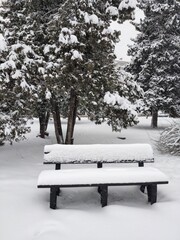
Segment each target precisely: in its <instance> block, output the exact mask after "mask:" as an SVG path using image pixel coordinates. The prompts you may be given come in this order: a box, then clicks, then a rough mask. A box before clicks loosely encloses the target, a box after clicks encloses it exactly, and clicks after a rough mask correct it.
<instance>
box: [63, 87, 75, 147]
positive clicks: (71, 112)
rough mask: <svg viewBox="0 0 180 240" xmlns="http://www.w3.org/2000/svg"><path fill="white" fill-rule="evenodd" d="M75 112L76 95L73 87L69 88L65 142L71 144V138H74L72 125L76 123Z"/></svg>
mask: <svg viewBox="0 0 180 240" xmlns="http://www.w3.org/2000/svg"><path fill="white" fill-rule="evenodd" d="M76 114H77V96H76V93H75V91H74V89H71V93H70V102H69V113H68V122H67V132H66V141H65V144H73V140H74V139H73V134H74V126H75V123H76Z"/></svg>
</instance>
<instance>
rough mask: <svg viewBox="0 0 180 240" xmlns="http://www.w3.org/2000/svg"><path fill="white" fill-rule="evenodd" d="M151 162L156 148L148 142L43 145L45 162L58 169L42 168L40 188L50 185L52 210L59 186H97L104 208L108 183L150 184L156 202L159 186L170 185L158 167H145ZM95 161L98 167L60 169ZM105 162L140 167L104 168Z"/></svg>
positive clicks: (111, 184) (149, 193) (109, 184)
mask: <svg viewBox="0 0 180 240" xmlns="http://www.w3.org/2000/svg"><path fill="white" fill-rule="evenodd" d="M152 162H154V158H153V150H152V148H151V146H150V145H149V144H124V145H120V144H114V145H109V144H97V145H96V144H93V145H56V144H55V145H47V146H45V147H44V163H45V164H55V165H56V167H55V169H56V170H46V171H42V172H41V173H40V175H39V178H38V188H50V208H52V209H55V208H56V201H57V196H58V195H59V188H67V187H98V192H99V193H100V195H101V205H102V207H104V206H106V205H107V199H108V186H129V185H138V186H140V189H141V191H144V188H145V187H147V193H148V201H149V202H150V203H151V204H153V203H155V202H156V199H157V185H158V184H167V183H168V179H167V176H166V175H165V174H163V173H162V172H161V171H159V170H158V169H155V168H151V167H142V166H144V163H152ZM93 163H94V164H97V167H98V168H82V169H67V170H65V169H63V170H62V169H61V164H93ZM104 163H111V164H113V163H138V165H139V167H128V168H124V167H123V168H117V167H116V168H112V167H111V168H102V166H103V164H104ZM60 169H61V170H60ZM57 170H60V171H57Z"/></svg>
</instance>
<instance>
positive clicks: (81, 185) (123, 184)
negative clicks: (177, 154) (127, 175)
mask: <svg viewBox="0 0 180 240" xmlns="http://www.w3.org/2000/svg"><path fill="white" fill-rule="evenodd" d="M153 184H155V185H157V184H168V181H162V182H131V183H108V182H107V183H103V184H100V183H94V184H74V185H72V184H66V185H60V184H59V185H38V186H37V187H38V188H51V187H53V186H54V187H61V188H68V187H70V188H71V187H98V186H103V185H108V186H136V185H137V186H141V185H147V186H148V185H153Z"/></svg>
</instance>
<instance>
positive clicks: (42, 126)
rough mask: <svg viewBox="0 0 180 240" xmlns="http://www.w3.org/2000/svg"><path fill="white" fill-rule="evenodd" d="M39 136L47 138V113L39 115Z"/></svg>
mask: <svg viewBox="0 0 180 240" xmlns="http://www.w3.org/2000/svg"><path fill="white" fill-rule="evenodd" d="M39 127H40V130H39V137H41V138H45V131H46V129H45V128H46V127H45V114H41V115H40V116H39Z"/></svg>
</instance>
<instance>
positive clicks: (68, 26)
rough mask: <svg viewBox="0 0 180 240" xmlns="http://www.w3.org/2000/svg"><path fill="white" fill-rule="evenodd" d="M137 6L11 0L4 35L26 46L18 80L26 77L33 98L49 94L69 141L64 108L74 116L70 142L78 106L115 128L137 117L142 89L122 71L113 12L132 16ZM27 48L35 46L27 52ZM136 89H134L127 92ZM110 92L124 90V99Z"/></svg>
mask: <svg viewBox="0 0 180 240" xmlns="http://www.w3.org/2000/svg"><path fill="white" fill-rule="evenodd" d="M117 3H118V4H117ZM134 7H135V5H134V1H132V0H129V1H125V0H123V1H121V2H117V1H109V2H105V1H96V0H95V1H92V0H88V1H86V0H79V1H72V0H67V1H60V0H59V1H58V0H57V1H53V2H52V1H48V0H45V1H41V0H36V1H35V0H30V1H28V2H27V1H23V0H19V1H11V4H10V6H9V9H10V10H9V13H10V12H14V14H12V15H9V23H8V24H9V25H8V24H4V26H5V27H4V29H5V31H6V32H7V33H10V34H11V36H10V35H8V34H7V33H6V34H5V35H4V36H5V40H6V42H7V45H8V48H9V51H12V47H13V45H14V44H19V45H20V46H21V48H20V49H19V48H18V51H17V52H18V53H19V55H18V56H17V59H18V60H19V68H18V70H19V73H20V74H19V78H15V82H17V83H18V84H17V85H18V86H19V85H21V82H22V81H23V79H24V80H25V79H26V82H27V86H29V89H30V90H31V91H30V93H31V94H32V95H31V96H33V97H32V99H33V100H34V96H37V99H40V101H41V103H42V104H44V100H43V99H47V100H49V102H50V103H51V111H52V112H53V115H54V116H55V118H54V120H55V122H57V124H56V125H55V127H56V128H55V129H56V136H57V141H58V142H59V143H60V142H62V141H63V138H62V135H61V133H62V131H61V130H62V129H61V127H60V125H61V124H60V118H59V114H61V115H62V116H65V117H67V118H68V123H67V134H66V140H65V142H66V143H72V139H73V131H74V125H75V118H76V115H77V112H85V113H86V114H88V116H89V117H90V118H91V120H94V121H95V122H96V123H101V122H102V121H105V120H107V122H108V124H110V125H111V126H112V127H113V129H114V130H117V129H118V128H121V127H127V126H128V125H132V124H133V123H136V122H137V120H136V114H135V112H134V111H133V110H132V107H130V105H131V102H132V99H133V101H134V99H135V98H136V97H137V96H138V95H139V90H138V88H136V87H134V82H133V81H130V80H128V84H127V82H126V81H122V80H121V79H120V77H119V71H118V70H117V68H116V67H115V63H114V59H115V55H114V47H115V43H116V41H117V40H118V37H119V32H117V31H113V30H112V29H111V28H110V23H111V20H112V18H113V19H115V18H117V19H119V20H121V21H123V20H125V19H126V18H130V17H132V10H133V9H134ZM122 13H123V14H122ZM12 29H15V30H14V31H12ZM11 40H12V42H11ZM24 49H26V50H27V49H29V50H28V51H26V54H24V52H25V50H24ZM27 55H28V61H25V60H26V59H27ZM29 55H30V56H29ZM8 56H9V55H8ZM7 61H8V57H6V59H5V61H4V62H7ZM3 71H4V70H3ZM9 75H12V69H10V70H9V72H8V76H9ZM24 76H25V77H24ZM26 89H28V87H27V88H26ZM124 89H126V92H124V91H123V90H124ZM131 89H134V92H133V91H132V92H131V93H130V94H127V93H128V91H130V90H131ZM47 93H48V94H47ZM107 94H109V99H110V98H111V97H114V95H116V96H118V95H119V98H118V99H120V98H121V101H119V100H118V101H116V102H115V104H112V103H111V102H107V101H106V100H105V99H107ZM42 95H43V97H41V96H42ZM47 95H48V97H47ZM123 101H124V102H125V103H126V104H124V103H123ZM125 105H126V107H125ZM40 106H41V104H40ZM45 107H46V105H45ZM40 108H41V107H40ZM58 135H61V136H59V137H58Z"/></svg>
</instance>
